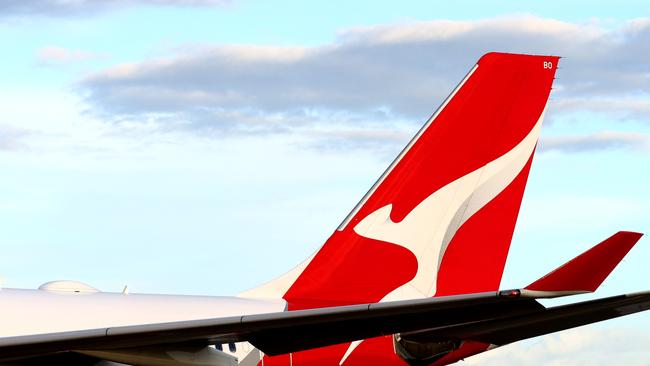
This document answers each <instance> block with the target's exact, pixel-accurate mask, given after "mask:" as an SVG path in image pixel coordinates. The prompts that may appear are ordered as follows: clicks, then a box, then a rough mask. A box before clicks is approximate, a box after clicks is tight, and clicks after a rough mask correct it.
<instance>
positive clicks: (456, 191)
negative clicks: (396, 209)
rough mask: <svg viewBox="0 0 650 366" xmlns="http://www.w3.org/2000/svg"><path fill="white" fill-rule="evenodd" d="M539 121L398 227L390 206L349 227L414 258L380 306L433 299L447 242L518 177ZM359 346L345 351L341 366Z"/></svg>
mask: <svg viewBox="0 0 650 366" xmlns="http://www.w3.org/2000/svg"><path fill="white" fill-rule="evenodd" d="M543 118H544V112H542V114H541V116H540V117H539V120H538V121H537V123H536V124H535V126H534V127H533V128H532V130H531V131H530V132H529V133H528V135H527V136H526V137H525V138H524V139H523V140H521V142H520V143H519V144H517V146H515V147H514V148H513V149H512V150H510V151H508V152H507V153H506V154H504V155H502V156H501V157H499V158H497V159H495V160H493V161H491V162H490V163H488V164H486V165H484V166H482V167H480V168H478V169H476V170H474V171H473V172H470V173H468V174H467V175H465V176H462V177H460V178H458V179H456V180H455V181H453V182H451V183H449V184H447V185H446V186H444V187H442V188H440V189H439V190H437V191H435V192H433V193H432V194H431V195H430V196H429V197H427V198H425V199H424V200H423V201H422V202H420V203H419V204H418V205H417V206H416V207H415V208H413V210H412V211H411V212H409V213H408V215H406V217H404V219H403V220H402V221H400V222H397V223H396V222H393V221H392V220H391V218H390V213H391V210H392V204H389V205H386V206H384V207H381V208H379V209H377V210H376V211H374V212H372V213H371V214H369V215H368V216H366V217H365V218H364V219H363V220H361V221H360V222H359V223H358V224H357V225H356V226H355V227H354V231H355V232H356V233H357V234H359V235H360V236H363V237H366V238H370V239H375V240H381V241H385V242H389V243H392V244H396V245H399V246H402V247H404V248H406V249H408V250H409V251H411V252H412V253H413V254H414V255H415V257H416V258H417V261H418V269H417V273H416V275H415V276H414V277H413V279H411V280H410V281H409V282H407V283H405V284H404V285H402V286H400V287H398V288H396V289H395V290H393V291H392V292H390V293H389V294H387V295H386V296H384V298H383V299H381V302H385V301H396V300H405V299H416V298H426V297H432V296H434V295H435V293H436V280H437V278H438V270H439V269H440V263H441V262H442V258H443V256H444V253H445V251H446V250H447V246H448V245H449V243H450V242H451V239H452V238H453V237H454V235H455V234H456V232H457V231H458V229H459V228H460V227H461V226H462V225H463V224H464V223H465V221H467V220H468V219H469V218H470V217H472V215H474V214H475V213H476V212H478V211H479V210H480V209H481V208H483V207H484V206H485V205H487V204H488V203H489V202H490V201H491V200H492V199H494V198H495V197H496V196H497V195H498V194H499V193H500V192H502V191H503V190H504V189H505V188H506V187H507V186H508V185H509V184H510V183H511V182H512V181H513V180H514V179H515V178H516V177H517V175H519V173H520V172H521V170H522V169H523V168H524V166H525V165H526V163H527V162H528V159H529V158H530V156H531V155H532V153H533V150H534V149H535V144H536V143H537V139H538V136H539V132H540V129H541V126H542V120H543ZM360 343H361V341H357V342H353V343H352V344H351V345H350V347H349V348H348V351H347V352H346V353H345V355H344V356H343V358H342V359H341V362H340V364H341V365H342V364H343V362H345V360H346V359H347V357H348V356H349V355H350V354H351V353H352V351H353V350H354V349H355V348H356V347H357V346H358V345H359V344H360Z"/></svg>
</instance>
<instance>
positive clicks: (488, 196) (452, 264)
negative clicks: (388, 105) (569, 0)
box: [242, 53, 559, 310]
mask: <svg viewBox="0 0 650 366" xmlns="http://www.w3.org/2000/svg"><path fill="white" fill-rule="evenodd" d="M558 60H559V58H558V57H554V56H529V55H515V54H504V53H489V54H486V55H484V56H483V57H481V59H480V60H479V61H478V63H477V64H476V65H475V66H474V67H473V68H472V70H471V71H470V72H469V73H468V74H467V76H466V77H465V78H464V79H463V80H462V81H461V83H460V84H459V85H458V86H457V87H456V88H455V89H454V91H453V92H452V93H451V95H450V96H449V97H448V98H447V100H445V102H444V103H443V104H442V105H441V106H440V108H439V109H438V111H436V113H435V114H434V115H433V116H432V117H431V118H430V119H429V120H428V121H427V123H426V124H425V125H424V126H423V127H422V129H421V130H420V131H419V132H418V134H417V135H416V136H415V137H414V138H413V140H412V141H411V142H410V143H409V144H408V145H407V146H406V148H405V149H404V150H403V151H402V153H401V154H400V155H399V156H398V157H397V159H395V161H394V162H393V163H392V164H391V165H390V166H389V168H388V169H387V170H386V172H385V173H384V174H383V175H382V176H381V177H380V178H379V180H378V181H377V182H376V183H375V185H374V186H373V187H372V188H371V189H370V190H369V191H368V193H367V194H366V195H365V196H364V197H363V198H362V200H361V201H360V202H359V203H358V204H357V206H356V207H355V208H354V209H353V210H352V212H350V214H349V215H348V216H347V217H346V219H345V220H344V221H343V222H342V223H341V225H340V226H339V227H338V229H337V230H336V231H335V232H334V233H333V234H332V236H331V237H330V238H329V239H328V240H327V242H326V243H325V244H324V245H323V247H322V248H321V249H320V250H319V251H318V252H317V253H316V254H314V255H313V256H312V257H311V258H309V259H308V260H307V261H305V262H304V263H303V264H301V265H300V266H298V267H296V268H295V269H294V270H293V271H291V272H289V273H287V274H286V275H284V276H282V277H280V278H278V279H277V280H275V281H272V282H270V283H268V284H266V285H264V286H262V287H259V288H257V289H254V290H251V291H249V292H247V293H244V294H242V295H244V296H254V297H283V298H284V299H285V300H287V302H288V304H289V305H288V306H289V309H291V310H294V309H305V308H314V307H322V306H332V305H345V304H356V303H367V302H377V301H387V300H402V299H409V298H422V297H431V296H443V295H453V294H462V293H473V292H482V291H493V290H497V289H498V287H499V282H500V281H501V276H502V274H503V268H504V265H505V260H506V257H507V254H508V249H509V247H510V241H511V239H512V234H513V231H514V227H515V223H516V219H517V215H518V213H519V207H520V204H521V199H522V197H523V192H524V188H525V185H526V180H527V178H528V172H529V170H530V166H531V163H532V158H533V155H534V151H535V146H536V144H537V139H538V136H539V131H540V128H541V124H542V120H543V117H544V110H545V107H546V103H547V100H548V96H549V93H550V91H551V86H552V83H553V79H554V75H555V70H556V67H557V62H558Z"/></svg>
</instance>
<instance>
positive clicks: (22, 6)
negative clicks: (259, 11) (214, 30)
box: [0, 0, 230, 17]
mask: <svg viewBox="0 0 650 366" xmlns="http://www.w3.org/2000/svg"><path fill="white" fill-rule="evenodd" d="M229 2H230V0H3V1H1V2H0V17H2V16H5V17H6V16H13V15H45V16H74V15H80V14H88V13H96V12H100V11H107V10H114V9H117V8H121V7H126V6H134V5H164V6H216V5H224V4H227V3H229Z"/></svg>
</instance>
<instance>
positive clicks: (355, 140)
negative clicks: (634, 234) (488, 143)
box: [0, 0, 650, 365]
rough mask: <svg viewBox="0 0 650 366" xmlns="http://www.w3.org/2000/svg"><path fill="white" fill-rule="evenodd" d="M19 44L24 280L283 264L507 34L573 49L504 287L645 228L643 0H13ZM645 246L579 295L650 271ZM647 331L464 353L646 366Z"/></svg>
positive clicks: (186, 275)
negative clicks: (612, 238) (622, 233)
mask: <svg viewBox="0 0 650 366" xmlns="http://www.w3.org/2000/svg"><path fill="white" fill-rule="evenodd" d="M0 46H2V49H3V52H2V54H3V57H2V59H3V60H2V68H0V100H1V101H2V102H1V104H0V108H1V109H0V110H1V111H2V113H1V114H0V167H2V169H3V170H4V174H3V179H0V232H1V233H2V240H0V249H1V253H2V255H0V276H2V280H3V284H4V286H6V287H25V288H36V287H38V286H39V285H40V284H41V283H44V282H47V281H50V280H55V279H76V280H80V281H83V282H86V283H89V284H90V285H92V286H95V287H97V288H99V289H101V290H105V291H119V290H121V289H122V287H123V286H124V285H128V286H129V288H130V290H131V292H150V293H185V294H205V295H228V294H236V293H238V292H241V291H243V290H246V289H248V288H251V287H254V286H256V285H257V284H259V283H261V282H264V281H266V280H269V279H271V278H273V277H275V276H277V275H279V274H281V273H283V272H285V271H286V270H288V269H290V268H292V267H293V266H294V265H296V264H297V263H299V262H300V261H302V260H303V259H304V258H306V257H307V256H309V255H310V254H311V253H313V252H314V251H315V250H317V249H318V247H319V246H320V245H321V244H322V243H323V242H324V241H325V240H326V239H327V237H328V236H329V235H330V234H331V232H332V231H333V230H334V229H335V228H336V226H337V225H338V224H339V222H340V221H341V220H342V219H343V218H344V217H345V216H346V214H347V213H348V211H349V210H350V209H351V208H352V207H353V206H354V205H355V204H356V202H357V201H358V200H359V199H360V197H361V196H362V195H363V194H364V193H365V192H366V190H367V189H368V188H369V187H370V186H371V185H372V183H373V182H374V180H375V179H376V178H377V177H378V176H379V175H380V174H381V172H383V170H384V169H385V167H386V166H387V165H388V164H389V163H390V161H392V159H393V158H394V157H395V156H396V154H397V153H398V152H399V151H400V150H401V148H402V147H403V146H404V145H405V144H406V143H407V142H408V140H409V139H410V137H411V136H413V135H414V134H415V132H416V131H417V129H418V128H419V127H420V125H421V124H422V123H423V122H424V121H425V119H426V118H427V117H428V116H429V115H430V114H431V113H432V112H433V111H434V110H435V109H436V108H437V106H438V105H439V104H440V103H441V102H442V100H443V99H444V98H445V97H446V96H447V95H448V93H449V92H450V91H451V89H452V88H453V87H454V86H455V85H456V84H457V83H458V82H459V81H460V79H461V78H462V77H463V76H464V75H465V73H466V72H467V71H468V70H469V69H470V68H471V67H472V66H473V64H474V63H475V62H476V60H477V59H478V58H479V57H480V55H482V54H483V53H485V52H488V51H503V52H524V53H534V54H553V55H559V56H562V57H563V58H562V59H561V62H560V65H559V66H560V69H559V70H558V73H557V77H558V80H556V83H555V85H554V90H553V92H552V94H551V100H550V103H549V109H548V114H547V118H546V121H545V125H544V128H543V131H542V137H541V140H540V143H539V148H538V153H537V155H536V157H535V161H534V164H533V168H532V171H531V174H530V178H529V183H528V186H527V189H526V194H525V197H524V200H523V203H522V209H521V213H520V216H519V221H518V226H517V229H516V232H515V236H514V239H513V242H512V247H511V252H510V256H509V258H508V262H507V265H506V270H505V273H504V278H503V281H502V287H503V288H516V287H522V286H525V285H527V284H528V283H530V282H532V281H533V280H535V279H537V278H538V277H540V276H541V275H543V274H545V273H547V272H548V271H550V270H551V269H553V268H555V267H556V266H558V265H560V264H562V263H564V262H565V261H566V260H568V259H570V258H572V257H574V256H575V255H577V254H579V253H581V252H582V251H584V250H586V249H588V248H589V247H591V246H592V245H594V244H596V243H598V242H599V241H601V240H603V239H604V238H606V237H608V236H609V235H611V234H613V233H614V232H616V231H618V230H621V229H625V230H634V231H640V232H650V209H649V208H648V207H650V194H649V189H648V186H650V64H649V63H648V60H649V59H650V4H649V3H648V2H647V1H621V2H617V3H612V2H609V1H580V0H579V1H572V2H566V1H562V2H560V1H545V2H538V1H495V2H490V4H489V5H488V4H487V3H485V2H480V1H456V2H432V1H401V2H399V3H394V2H376V1H372V2H371V1H365V0H362V1H355V2H349V1H333V0H330V1H309V2H305V1H297V0H277V1H270V0H110V1H97V0H20V1H19V0H7V1H2V2H0ZM648 240H649V239H647V238H644V239H642V240H641V241H640V242H639V244H638V245H637V247H635V248H634V249H633V250H632V252H631V253H630V255H629V256H628V257H627V258H626V259H625V260H624V261H623V262H622V264H621V265H620V266H619V268H618V269H617V270H616V271H615V272H614V273H613V274H612V275H611V277H610V278H609V279H608V280H607V281H605V283H604V284H603V286H602V287H601V288H600V289H599V292H598V294H597V295H586V296H582V299H589V298H594V297H597V296H608V295H614V294H618V293H623V292H634V291H640V290H648V289H650V288H649V287H648V281H647V280H646V279H647V278H650V270H649V269H648V267H647V265H646V263H647V260H648V258H650V243H649V242H648ZM556 303H558V302H557V301H556V302H549V303H548V304H556ZM649 326H650V315H649V314H638V315H635V316H631V317H627V318H625V319H619V320H614V321H609V322H606V323H601V324H597V325H594V326H590V327H586V328H579V329H576V330H572V331H568V332H564V333H560V334H555V335H549V336H546V337H541V338H537V339H534V340H531V341H526V342H521V343H517V344H515V345H511V346H507V347H504V348H503V349H500V350H497V351H494V352H490V353H488V354H486V355H485V356H479V357H475V358H470V359H468V360H467V363H474V364H487V365H491V364H495V365H496V364H501V365H503V364H513V365H514V364H517V365H540V364H543V365H565V364H571V365H576V364H585V365H586V364H589V365H599V364H603V365H605V364H612V363H614V362H616V363H618V362H619V361H620V360H621V359H622V360H625V363H626V364H628V365H650V361H649V360H650V351H648V349H649V348H650V347H648V345H649V344H648V341H647V335H648V331H647V329H648V328H649ZM540 355H542V356H540Z"/></svg>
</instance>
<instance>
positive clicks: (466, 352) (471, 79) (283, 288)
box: [0, 53, 650, 366]
mask: <svg viewBox="0 0 650 366" xmlns="http://www.w3.org/2000/svg"><path fill="white" fill-rule="evenodd" d="M558 61H559V57H555V56H531V55H517V54H505V53H488V54H486V55H484V56H483V57H482V58H481V59H480V60H479V61H478V63H477V64H476V65H475V66H474V67H473V68H472V69H471V70H470V72H469V73H468V74H467V75H466V76H465V78H464V79H463V80H462V81H461V82H460V84H459V85H458V86H457V87H456V88H455V89H454V90H453V91H452V93H451V95H450V96H449V97H448V98H447V99H446V100H445V101H444V102H443V103H442V105H441V106H440V108H439V109H438V110H437V111H436V112H435V113H434V114H433V116H431V117H430V118H429V120H428V121H427V122H426V123H425V125H424V126H423V127H422V129H421V130H420V131H419V132H418V133H417V134H416V136H415V137H414V138H413V139H412V140H411V142H409V144H408V145H407V146H406V148H405V149H404V150H403V151H402V152H401V153H400V154H399V156H398V157H397V158H396V159H395V161H394V162H393V163H392V164H391V165H390V166H389V167H388V169H387V170H386V172H385V173H384V174H383V175H382V176H381V177H380V178H379V180H378V181H377V182H376V183H375V184H374V185H373V187H372V188H371V189H370V190H369V191H368V193H367V194H366V195H365V196H364V197H363V198H362V199H361V201H360V202H359V203H358V204H357V206H356V207H355V208H354V209H353V210H352V211H351V212H350V214H349V215H348V216H347V217H346V218H345V220H343V222H342V223H341V224H340V225H339V227H338V228H337V229H336V230H335V231H334V233H333V234H332V235H331V237H330V238H329V239H328V240H327V241H326V242H325V243H324V245H323V246H322V247H321V248H320V249H319V250H318V251H317V252H316V253H315V254H314V255H313V256H312V257H310V258H308V259H307V260H306V261H304V262H303V263H302V264H300V265H299V266H297V267H296V268H294V269H293V270H291V271H290V272H288V273H287V274H285V275H283V276H281V277H279V278H277V279H275V280H273V281H271V282H269V283H267V284H265V285H262V286H260V287H258V288H256V289H252V290H249V291H247V292H244V293H242V294H240V295H238V296H236V297H210V296H174V295H146V294H130V293H128V291H124V292H123V293H107V292H101V291H98V290H96V289H94V288H92V287H90V286H88V285H85V284H83V283H80V282H75V281H54V282H49V283H46V284H44V285H42V286H41V287H40V288H39V289H36V290H27V289H2V290H0V324H1V326H0V364H2V365H40V364H79V365H82V364H83V365H95V364H103V365H106V364H111V363H113V364H115V363H122V364H130V365H170V366H178V365H187V366H191V365H217V366H224V365H242V366H258V365H262V366H280V365H282V366H338V365H341V366H366V365H381V366H391V365H396V366H397V365H436V366H437V365H447V364H450V363H454V362H457V361H459V360H462V359H464V358H466V357H469V356H472V355H474V354H478V353H481V352H485V351H488V350H490V349H493V348H495V347H498V346H502V345H505V344H509V343H512V342H516V341H518V340H521V339H526V338H530V337H535V336H539V335H543V334H547V333H551V332H556V331H560V330H564V329H569V328H573V327H576V326H581V325H585V324H589V323H593V322H597V321H601V320H606V319H610V318H615V317H619V316H623V315H628V314H632V313H636V312H639V311H644V310H647V309H648V308H650V293H648V292H642V293H636V294H628V295H620V296H615V297H609V298H604V299H598V300H591V301H583V302H578V303H573V304H569V305H562V306H556V307H549V308H546V307H544V306H543V305H541V304H540V303H539V302H538V301H537V299H540V298H553V297H559V296H569V295H575V294H581V293H587V292H593V291H595V290H596V289H597V288H598V286H599V285H600V284H601V283H602V282H603V281H604V280H605V278H606V277H607V276H608V275H609V273H610V272H611V271H612V270H613V269H614V267H615V266H616V265H617V264H618V263H619V262H620V261H621V260H622V259H623V257H624V256H625V255H626V254H627V253H628V251H629V250H630V249H631V248H632V247H633V246H634V245H635V244H636V242H637V241H638V240H639V239H640V237H641V235H642V234H639V233H635V232H627V231H621V232H618V233H616V234H614V235H612V236H611V237H610V238H608V239H606V240H604V241H603V242H601V243H600V244H598V245H596V246H594V247H593V248H592V249H590V250H588V251H586V252H585V253H583V254H581V255H580V256H578V257H576V258H575V259H573V260H572V261H570V262H568V263H566V264H565V265H564V266H562V267H559V268H558V269H556V270H554V271H552V272H550V273H549V274H548V275H546V276H544V277H542V278H540V280H538V281H535V282H534V283H532V284H529V285H528V286H525V287H522V288H519V289H512V290H500V289H499V285H500V282H501V277H502V275H503V269H504V266H505V262H506V258H507V254H508V250H509V247H510V242H511V239H512V235H513V232H514V228H515V224H516V220H517V216H518V213H519V208H520V204H521V200H522V197H523V194H524V188H525V186H526V182H527V178H528V173H529V170H530V168H531V164H532V161H533V156H534V152H535V148H536V146H537V140H538V137H539V132H540V129H541V125H542V121H543V118H544V113H545V110H546V105H547V101H548V97H549V94H550V92H551V88H552V84H553V80H554V77H555V72H556V69H557V64H558Z"/></svg>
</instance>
